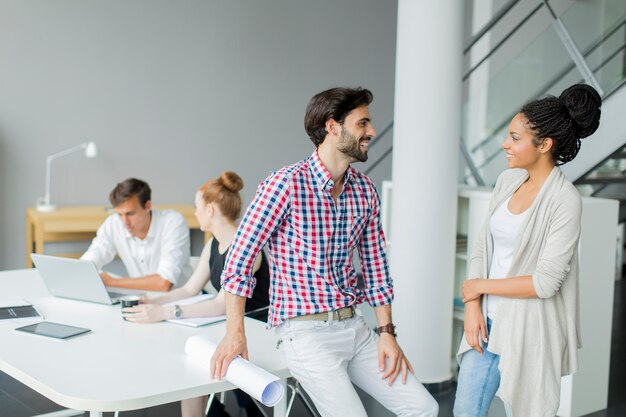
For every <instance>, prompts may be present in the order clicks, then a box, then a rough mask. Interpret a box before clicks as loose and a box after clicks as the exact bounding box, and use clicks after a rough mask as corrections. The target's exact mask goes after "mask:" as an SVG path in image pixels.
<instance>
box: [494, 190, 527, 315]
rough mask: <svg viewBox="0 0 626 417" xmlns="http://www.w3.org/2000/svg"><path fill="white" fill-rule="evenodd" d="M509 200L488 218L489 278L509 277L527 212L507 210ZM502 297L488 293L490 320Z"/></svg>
mask: <svg viewBox="0 0 626 417" xmlns="http://www.w3.org/2000/svg"><path fill="white" fill-rule="evenodd" d="M509 201H511V197H509V198H507V200H506V201H505V202H504V203H502V204H501V205H500V206H499V207H498V208H497V209H496V211H494V213H493V214H492V215H491V219H489V229H490V230H491V237H492V239H493V257H492V259H491V265H490V267H489V277H488V278H489V279H502V278H509V276H508V273H509V270H510V269H511V263H512V262H513V255H514V254H515V249H516V248H517V242H518V240H519V239H518V238H519V234H520V232H521V227H522V223H524V219H525V218H526V215H527V213H528V210H525V211H524V212H522V213H520V214H513V213H511V212H510V211H509ZM502 298H503V297H499V296H497V295H488V296H487V297H486V302H487V317H489V318H490V319H491V320H493V319H494V318H495V314H496V309H497V308H498V304H499V303H500V302H501V301H502Z"/></svg>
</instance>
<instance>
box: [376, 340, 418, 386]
mask: <svg viewBox="0 0 626 417" xmlns="http://www.w3.org/2000/svg"><path fill="white" fill-rule="evenodd" d="M378 368H379V369H380V371H381V372H382V371H385V369H386V372H385V373H384V374H383V376H382V379H387V378H389V382H388V384H389V386H391V385H392V384H393V383H394V381H395V380H396V378H397V377H398V374H399V373H400V371H402V383H403V384H406V378H407V376H408V373H409V371H410V372H411V373H412V374H415V371H414V370H413V366H411V364H410V363H409V360H408V359H407V358H406V357H405V356H404V352H402V349H400V346H399V345H398V342H397V341H396V338H395V337H394V336H393V335H391V334H389V333H381V334H380V338H379V340H378Z"/></svg>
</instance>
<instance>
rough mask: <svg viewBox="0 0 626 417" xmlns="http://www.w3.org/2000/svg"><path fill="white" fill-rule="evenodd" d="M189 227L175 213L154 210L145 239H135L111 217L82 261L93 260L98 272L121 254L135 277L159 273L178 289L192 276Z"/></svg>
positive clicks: (127, 267)
mask: <svg viewBox="0 0 626 417" xmlns="http://www.w3.org/2000/svg"><path fill="white" fill-rule="evenodd" d="M189 252H190V241H189V227H188V226H187V222H185V218H184V217H183V216H182V215H181V214H180V213H178V212H176V211H174V210H163V211H157V210H152V219H151V220H150V228H149V229H148V234H147V235H146V238H145V239H139V238H138V237H134V236H132V235H131V234H130V233H129V232H128V230H126V228H125V227H124V223H123V222H122V220H121V219H120V217H119V216H118V215H117V214H113V215H111V216H109V217H108V218H107V219H106V220H105V221H104V223H103V224H102V226H100V228H99V229H98V232H97V233H96V237H95V238H94V239H93V241H92V242H91V245H90V246H89V249H87V252H85V253H84V254H83V256H82V257H81V259H86V260H89V261H93V262H94V263H95V264H96V266H97V267H98V269H102V267H104V266H105V265H106V264H108V263H109V262H111V261H112V260H113V259H114V258H115V255H116V254H117V255H119V257H120V258H121V259H122V262H123V263H124V266H125V267H126V271H127V272H128V275H129V276H130V277H131V278H139V277H144V276H146V275H152V274H159V275H161V277H163V278H164V279H166V280H168V281H170V282H171V283H172V284H173V286H174V287H180V286H182V285H183V284H184V283H185V281H187V279H188V278H189V276H190V275H191V273H192V271H191V265H190V264H189Z"/></svg>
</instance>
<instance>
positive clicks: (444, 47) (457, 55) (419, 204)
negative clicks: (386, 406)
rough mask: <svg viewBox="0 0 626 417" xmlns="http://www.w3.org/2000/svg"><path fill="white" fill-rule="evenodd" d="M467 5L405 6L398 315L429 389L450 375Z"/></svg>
mask: <svg viewBox="0 0 626 417" xmlns="http://www.w3.org/2000/svg"><path fill="white" fill-rule="evenodd" d="M462 4H463V2H459V1H458V0H437V1H426V0H399V1H398V34H397V45H396V87H395V117H394V135H393V136H394V139H393V173H392V176H393V200H392V209H391V210H392V211H391V213H392V219H391V224H392V226H391V237H392V240H393V241H392V243H393V252H392V254H391V271H392V275H393V277H394V284H395V290H396V291H395V294H396V298H395V302H394V307H393V314H394V322H395V323H396V325H397V331H398V333H399V342H400V345H401V346H402V348H403V349H404V352H405V353H406V354H407V357H408V358H409V360H410V361H411V363H412V364H413V366H414V368H415V371H416V375H417V377H418V378H419V379H420V380H421V381H422V382H424V383H437V382H444V381H447V380H449V379H450V378H451V372H450V364H451V356H452V353H451V351H452V347H451V335H452V311H453V305H452V302H453V285H454V262H455V253H454V252H455V236H456V205H457V178H458V176H457V171H458V159H459V146H458V145H459V138H460V135H461V104H462V103H461V76H462V74H461V69H462V67H461V65H462V53H463V52H462V30H461V27H462V24H463V22H462V16H463V7H462Z"/></svg>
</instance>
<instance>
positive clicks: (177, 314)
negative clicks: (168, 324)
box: [174, 306, 183, 319]
mask: <svg viewBox="0 0 626 417" xmlns="http://www.w3.org/2000/svg"><path fill="white" fill-rule="evenodd" d="M182 316H183V310H182V309H181V308H180V306H174V317H176V318H177V319H179V318H181V317H182Z"/></svg>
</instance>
